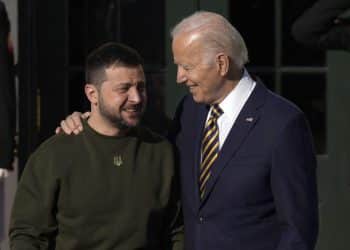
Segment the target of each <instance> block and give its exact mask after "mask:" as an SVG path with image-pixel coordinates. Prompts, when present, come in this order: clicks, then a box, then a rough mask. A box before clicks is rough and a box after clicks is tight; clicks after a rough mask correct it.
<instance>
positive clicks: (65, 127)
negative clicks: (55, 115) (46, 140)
mask: <svg viewBox="0 0 350 250" xmlns="http://www.w3.org/2000/svg"><path fill="white" fill-rule="evenodd" d="M89 116H90V112H85V113H83V114H82V113H80V112H73V113H72V114H71V115H69V116H67V117H66V119H65V120H62V121H61V123H60V127H57V128H56V130H55V133H56V134H58V133H61V132H64V133H66V134H68V135H70V134H72V133H73V134H76V135H77V134H79V133H80V132H81V131H83V124H82V121H81V119H87V118H88V117H89Z"/></svg>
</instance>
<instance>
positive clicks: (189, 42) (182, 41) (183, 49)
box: [172, 34, 203, 63]
mask: <svg viewBox="0 0 350 250" xmlns="http://www.w3.org/2000/svg"><path fill="white" fill-rule="evenodd" d="M202 47H203V46H202V44H201V42H200V39H199V36H198V35H197V34H182V35H181V34H180V35H178V36H176V37H174V39H173V42H172V50H173V56H174V61H175V63H184V61H187V62H193V63H194V62H196V61H197V60H199V59H200V58H201V55H202V50H201V49H202Z"/></svg>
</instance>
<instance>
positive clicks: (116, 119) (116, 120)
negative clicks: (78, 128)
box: [99, 96, 145, 131]
mask: <svg viewBox="0 0 350 250" xmlns="http://www.w3.org/2000/svg"><path fill="white" fill-rule="evenodd" d="M99 99H100V100H99V111H100V114H101V116H102V117H103V118H104V119H106V120H107V121H108V122H109V123H111V124H113V125H114V126H115V127H116V128H118V129H119V130H121V131H125V130H128V129H130V128H133V127H136V126H137V125H138V124H139V123H140V120H141V117H142V115H143V113H144V110H145V107H144V106H145V105H144V104H143V103H140V104H137V105H133V106H132V108H134V109H136V110H137V111H138V114H137V115H138V117H137V119H138V121H137V122H136V123H130V122H128V121H127V120H126V119H124V118H123V116H122V115H121V112H119V113H118V112H117V109H115V108H112V107H110V106H108V105H107V104H106V103H105V101H104V99H103V98H102V97H101V96H100V98H99Z"/></svg>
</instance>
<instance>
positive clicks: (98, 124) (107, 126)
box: [88, 112, 128, 136]
mask: <svg viewBox="0 0 350 250" xmlns="http://www.w3.org/2000/svg"><path fill="white" fill-rule="evenodd" d="M88 124H89V125H90V127H91V128H93V129H94V130H95V131H97V132H98V133H100V134H102V135H107V136H124V135H126V133H127V132H128V131H127V130H120V129H119V128H117V127H116V126H115V125H114V124H112V123H111V122H109V121H107V120H106V119H105V118H103V117H101V115H99V114H96V113H94V112H91V115H90V118H89V120H88Z"/></svg>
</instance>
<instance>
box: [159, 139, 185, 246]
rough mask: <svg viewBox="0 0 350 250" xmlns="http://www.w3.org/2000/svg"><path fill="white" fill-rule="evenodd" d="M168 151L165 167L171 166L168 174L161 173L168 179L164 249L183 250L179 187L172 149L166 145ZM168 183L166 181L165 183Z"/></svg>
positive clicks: (164, 178) (175, 161)
mask: <svg viewBox="0 0 350 250" xmlns="http://www.w3.org/2000/svg"><path fill="white" fill-rule="evenodd" d="M168 146H169V147H168V148H169V149H170V150H168V151H166V153H165V154H164V156H165V157H164V158H165V162H164V163H163V164H166V165H167V166H171V171H170V173H169V172H168V171H167V172H164V173H163V180H166V179H169V178H170V180H169V183H171V184H170V191H169V199H168V207H167V212H166V215H165V217H166V219H165V221H166V230H165V231H164V233H165V234H166V235H165V237H164V238H165V241H166V243H165V249H167V250H183V249H184V231H183V217H182V211H181V202H180V186H179V173H178V168H177V166H178V164H177V160H176V158H175V159H174V153H173V147H172V146H171V145H170V144H168ZM166 182H168V181H166Z"/></svg>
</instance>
